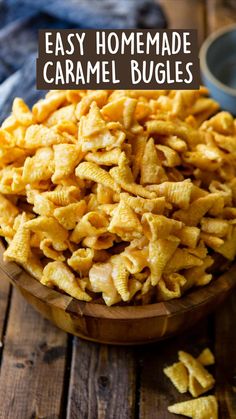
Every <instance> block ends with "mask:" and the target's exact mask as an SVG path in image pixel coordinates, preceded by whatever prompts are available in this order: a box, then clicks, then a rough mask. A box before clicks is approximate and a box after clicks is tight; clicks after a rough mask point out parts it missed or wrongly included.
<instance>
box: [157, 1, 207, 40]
mask: <svg viewBox="0 0 236 419" xmlns="http://www.w3.org/2000/svg"><path fill="white" fill-rule="evenodd" d="M157 1H158V2H159V3H160V4H161V5H162V7H163V9H164V11H165V13H166V16H167V21H168V28H169V29H197V30H198V40H199V45H201V43H202V41H203V40H204V37H205V0H157Z"/></svg>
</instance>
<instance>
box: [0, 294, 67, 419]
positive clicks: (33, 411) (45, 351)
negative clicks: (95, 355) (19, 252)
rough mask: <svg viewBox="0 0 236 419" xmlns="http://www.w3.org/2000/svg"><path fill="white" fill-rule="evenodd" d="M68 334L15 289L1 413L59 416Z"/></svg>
mask: <svg viewBox="0 0 236 419" xmlns="http://www.w3.org/2000/svg"><path fill="white" fill-rule="evenodd" d="M66 349H67V336H66V334H65V333H63V332H61V331H60V330H58V329H56V328H55V327H53V326H51V325H50V324H49V323H48V322H47V321H46V320H44V319H43V318H42V317H41V316H40V315H38V314H37V313H36V312H35V311H34V310H32V308H31V307H30V306H29V305H28V304H25V302H24V300H23V298H22V297H21V296H20V295H19V293H18V292H17V291H16V290H14V291H13V297H12V303H11V308H10V313H9V322H8V327H7V331H6V338H5V346H4V353H3V360H2V367H1V375H0V417H1V418H8V419H28V418H44V419H46V418H48V419H49V418H50V419H58V418H59V415H60V411H61V402H62V393H63V380H64V373H65V362H66Z"/></svg>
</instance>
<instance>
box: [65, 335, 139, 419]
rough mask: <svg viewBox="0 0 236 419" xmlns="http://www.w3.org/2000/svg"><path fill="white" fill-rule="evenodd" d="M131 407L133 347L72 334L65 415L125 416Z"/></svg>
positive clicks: (131, 411)
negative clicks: (97, 342) (69, 375)
mask: <svg viewBox="0 0 236 419" xmlns="http://www.w3.org/2000/svg"><path fill="white" fill-rule="evenodd" d="M134 409H135V356H134V351H133V349H132V348H130V347H126V348H125V347H118V346H107V345H98V344H94V343H91V342H85V341H82V340H81V339H78V338H74V344H73V356H72V366H71V380H70V388H69V398H68V411H67V419H77V418H80V419H110V418H112V419H120V418H122V419H129V418H132V417H134Z"/></svg>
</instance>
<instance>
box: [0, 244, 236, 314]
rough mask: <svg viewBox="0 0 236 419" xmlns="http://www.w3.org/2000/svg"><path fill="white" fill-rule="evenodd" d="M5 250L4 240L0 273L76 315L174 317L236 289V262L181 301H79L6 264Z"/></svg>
mask: <svg viewBox="0 0 236 419" xmlns="http://www.w3.org/2000/svg"><path fill="white" fill-rule="evenodd" d="M4 250H5V248H4V245H3V242H2V240H0V271H1V272H2V273H3V275H4V276H5V277H8V279H9V280H10V282H11V283H12V284H13V285H15V286H16V287H17V288H19V289H20V290H21V291H22V292H23V294H24V292H25V293H28V294H31V295H32V296H33V297H35V298H36V299H38V300H40V301H42V302H44V303H45V304H48V305H49V306H50V305H51V306H53V307H54V308H58V309H61V310H64V311H65V312H66V313H68V314H70V315H72V316H75V317H76V316H77V317H78V316H80V317H84V316H87V317H96V318H98V319H99V318H103V319H113V320H124V321H125V320H131V319H132V320H138V319H147V318H153V317H172V316H176V314H180V313H181V314H182V313H184V312H188V311H190V310H192V309H193V308H194V309H196V308H198V307H200V306H202V305H205V304H207V303H208V301H210V300H211V299H212V298H213V297H216V296H217V295H218V296H219V297H220V295H221V294H222V293H224V292H229V291H230V290H231V289H232V288H233V287H234V286H236V263H234V264H232V266H231V267H230V269H229V270H228V271H226V272H224V273H222V274H220V275H219V276H218V277H216V278H215V279H213V280H212V281H211V282H210V284H208V285H205V286H202V287H199V288H195V289H192V290H191V291H189V292H187V293H186V294H185V295H183V296H182V297H180V298H175V299H173V300H168V301H164V302H158V303H153V304H146V305H142V306H111V307H108V306H106V305H103V304H96V303H93V302H85V301H79V300H77V299H76V298H74V297H71V296H69V295H67V294H62V293H61V292H60V291H57V290H53V289H51V288H48V287H47V286H45V285H43V284H41V283H40V281H38V280H37V279H35V278H34V277H33V276H32V275H30V274H29V273H28V272H27V271H26V270H25V269H24V268H23V267H22V266H20V265H18V264H17V263H15V262H3V252H4Z"/></svg>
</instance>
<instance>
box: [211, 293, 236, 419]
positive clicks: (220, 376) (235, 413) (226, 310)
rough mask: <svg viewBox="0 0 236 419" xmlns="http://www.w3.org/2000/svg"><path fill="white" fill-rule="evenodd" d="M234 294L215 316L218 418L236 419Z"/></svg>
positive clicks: (235, 306)
mask: <svg viewBox="0 0 236 419" xmlns="http://www.w3.org/2000/svg"><path fill="white" fill-rule="evenodd" d="M235 319H236V293H235V292H234V294H233V295H232V297H231V298H230V299H228V300H227V301H226V303H225V304H224V305H223V307H222V308H221V309H220V310H219V311H218V312H217V313H216V315H215V355H216V396H217V399H218V400H219V403H220V415H219V417H221V418H224V419H235V418H236V328H235Z"/></svg>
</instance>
